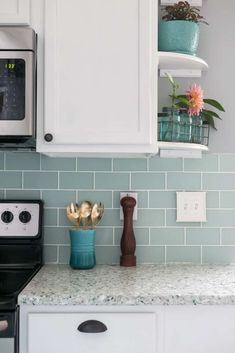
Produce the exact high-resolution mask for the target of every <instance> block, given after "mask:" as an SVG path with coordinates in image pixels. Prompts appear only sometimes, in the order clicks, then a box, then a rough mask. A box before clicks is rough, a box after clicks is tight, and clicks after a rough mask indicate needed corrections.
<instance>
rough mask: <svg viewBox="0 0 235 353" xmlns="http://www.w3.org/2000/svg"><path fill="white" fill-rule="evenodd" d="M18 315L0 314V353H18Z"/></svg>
mask: <svg viewBox="0 0 235 353" xmlns="http://www.w3.org/2000/svg"><path fill="white" fill-rule="evenodd" d="M17 317H18V314H17V311H16V312H0V352H2V353H18V318H17Z"/></svg>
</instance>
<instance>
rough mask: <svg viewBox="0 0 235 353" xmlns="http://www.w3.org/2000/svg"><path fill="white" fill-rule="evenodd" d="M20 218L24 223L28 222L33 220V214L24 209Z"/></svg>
mask: <svg viewBox="0 0 235 353" xmlns="http://www.w3.org/2000/svg"><path fill="white" fill-rule="evenodd" d="M19 220H20V221H21V222H22V223H28V222H29V221H30V220H31V214H30V213H29V212H28V211H22V212H20V214H19Z"/></svg>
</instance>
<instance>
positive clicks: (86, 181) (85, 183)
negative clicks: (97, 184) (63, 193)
mask: <svg viewBox="0 0 235 353" xmlns="http://www.w3.org/2000/svg"><path fill="white" fill-rule="evenodd" d="M93 179H94V176H93V173H85V172H84V173H82V172H81V173H79V172H78V173H73V172H71V173H69V172H68V173H66V172H60V174H59V188H60V189H71V190H72V189H73V190H74V189H75V190H77V189H93V184H94V181H93Z"/></svg>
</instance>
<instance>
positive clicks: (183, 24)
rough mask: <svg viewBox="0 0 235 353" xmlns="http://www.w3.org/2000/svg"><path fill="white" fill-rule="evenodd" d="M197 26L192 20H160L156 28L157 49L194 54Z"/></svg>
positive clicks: (196, 46)
mask: <svg viewBox="0 0 235 353" xmlns="http://www.w3.org/2000/svg"><path fill="white" fill-rule="evenodd" d="M198 43H199V26H198V24H197V23H195V22H192V21H179V20H178V21H162V22H160V23H159V29H158V50H159V51H170V52H176V53H182V54H189V55H194V56H195V55H196V52H197V48H198Z"/></svg>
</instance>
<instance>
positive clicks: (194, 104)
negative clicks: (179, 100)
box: [186, 84, 204, 116]
mask: <svg viewBox="0 0 235 353" xmlns="http://www.w3.org/2000/svg"><path fill="white" fill-rule="evenodd" d="M186 95H187V98H188V100H189V101H190V103H191V107H190V108H189V109H188V114H189V115H190V116H192V115H200V113H201V111H202V109H203V106H204V102H203V90H202V88H201V86H199V85H198V86H197V85H196V84H194V85H193V86H191V87H190V88H189V90H188V91H187V92H186Z"/></svg>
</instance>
